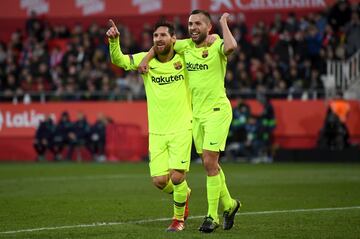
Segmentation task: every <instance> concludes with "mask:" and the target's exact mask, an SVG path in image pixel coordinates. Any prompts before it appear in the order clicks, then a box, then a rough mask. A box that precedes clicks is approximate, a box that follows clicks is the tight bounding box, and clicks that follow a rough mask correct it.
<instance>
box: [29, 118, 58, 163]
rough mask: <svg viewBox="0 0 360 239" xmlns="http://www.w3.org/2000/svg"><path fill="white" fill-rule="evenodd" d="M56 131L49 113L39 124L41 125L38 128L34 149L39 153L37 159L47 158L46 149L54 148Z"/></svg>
mask: <svg viewBox="0 0 360 239" xmlns="http://www.w3.org/2000/svg"><path fill="white" fill-rule="evenodd" d="M54 131H55V125H54V121H53V119H52V118H51V116H50V115H49V116H47V118H46V119H45V120H44V121H42V122H41V123H40V124H39V127H38V128H37V129H36V133H35V139H34V149H35V150H36V152H37V154H38V156H37V161H43V160H45V153H46V151H47V150H52V141H53V140H52V138H53V134H54Z"/></svg>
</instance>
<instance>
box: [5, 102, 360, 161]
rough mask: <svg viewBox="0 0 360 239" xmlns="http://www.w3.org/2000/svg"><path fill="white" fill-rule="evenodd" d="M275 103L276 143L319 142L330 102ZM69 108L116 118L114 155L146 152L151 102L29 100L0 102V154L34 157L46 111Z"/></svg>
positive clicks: (357, 113)
mask: <svg viewBox="0 0 360 239" xmlns="http://www.w3.org/2000/svg"><path fill="white" fill-rule="evenodd" d="M248 103H249V105H250V107H251V109H252V112H253V113H254V114H259V113H260V112H261V110H262V107H261V105H260V104H259V103H258V102H257V101H253V100H250V101H248ZM272 103H273V105H274V109H275V114H276V120H277V127H276V130H275V133H274V143H275V144H276V145H278V146H279V147H281V148H285V149H289V148H290V149H302V148H305V149H311V148H314V147H315V145H316V140H317V137H318V132H319V130H320V129H321V127H322V125H323V121H324V118H325V113H326V109H327V103H326V102H325V101H321V100H318V101H298V100H295V101H284V100H273V101H272ZM232 104H233V106H235V105H236V104H237V102H236V101H233V102H232ZM350 105H351V110H350V115H349V118H348V120H347V125H348V127H349V131H350V135H351V140H352V142H358V143H360V102H359V101H350ZM64 110H66V111H68V112H69V113H70V118H71V120H75V119H76V118H75V117H76V114H77V112H79V111H81V112H83V113H84V114H85V115H86V117H87V119H88V121H89V122H90V123H93V122H95V120H96V118H97V116H98V114H99V113H102V114H104V115H106V116H107V117H108V118H109V119H111V121H112V122H113V124H111V125H112V126H111V127H112V128H111V129H109V128H108V132H111V133H112V134H111V135H109V137H108V138H107V140H108V142H107V144H108V146H109V147H107V155H108V156H109V158H111V159H112V160H114V161H116V160H131V161H138V160H140V159H141V157H143V156H144V155H145V154H146V152H147V147H148V145H147V131H148V126H147V110H146V102H130V103H129V102H86V103H78V102H74V103H46V104H41V103H34V104H28V105H24V104H18V105H13V104H3V103H0V160H27V161H33V160H35V158H36V154H35V151H34V149H33V146H32V143H33V137H34V134H35V129H36V127H37V126H38V124H39V122H40V121H41V120H42V119H44V118H45V117H46V116H47V115H52V116H53V117H54V118H55V120H57V119H59V117H60V115H61V113H62V112H63V111H64ZM126 126H129V127H126ZM130 129H132V130H130ZM134 145H136V147H135V146H134ZM129 149H132V151H131V150H129ZM125 151H129V152H130V153H129V152H125ZM131 152H133V154H131ZM134 152H135V153H134ZM129 155H130V156H129Z"/></svg>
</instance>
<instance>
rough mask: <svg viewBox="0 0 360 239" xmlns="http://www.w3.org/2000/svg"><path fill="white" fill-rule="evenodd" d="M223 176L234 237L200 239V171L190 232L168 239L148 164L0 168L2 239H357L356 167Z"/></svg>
mask: <svg viewBox="0 0 360 239" xmlns="http://www.w3.org/2000/svg"><path fill="white" fill-rule="evenodd" d="M223 169H224V171H225V175H226V177H227V184H228V188H229V189H230V192H231V194H232V196H234V197H236V198H240V199H241V201H242V203H243V207H242V209H241V212H240V213H239V214H238V215H237V217H236V220H235V226H234V228H233V229H231V230H230V231H223V230H222V229H221V228H219V229H218V230H217V231H216V232H215V233H212V234H209V235H205V234H201V233H200V232H198V230H197V228H198V226H199V225H200V224H201V223H202V218H203V216H204V215H205V214H206V211H207V203H206V189H205V185H206V177H205V172H204V169H203V168H202V166H201V165H198V164H192V165H191V171H190V173H189V174H188V183H189V185H190V187H191V188H192V196H191V200H190V216H191V217H190V218H189V219H188V221H187V223H186V226H187V227H186V230H185V231H183V232H181V233H167V232H165V229H166V227H167V226H168V225H169V224H170V218H171V216H172V197H171V196H170V195H166V194H164V193H162V192H160V191H159V190H157V189H155V187H153V186H152V184H151V180H150V177H149V172H148V166H147V164H146V163H138V164H127V163H118V164H92V163H84V164H76V163H42V164H0V238H36V239H39V238H114V239H115V238H127V239H130V238H151V239H157V238H262V239H263V238H266V239H268V238H306V239H309V238H360V164H272V165H249V164H230V163H228V164H223ZM324 208H325V209H324ZM219 214H221V211H219ZM220 218H221V217H220Z"/></svg>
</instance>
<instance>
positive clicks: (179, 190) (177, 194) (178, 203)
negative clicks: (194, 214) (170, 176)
mask: <svg viewBox="0 0 360 239" xmlns="http://www.w3.org/2000/svg"><path fill="white" fill-rule="evenodd" d="M187 192H188V185H187V182H186V180H184V181H183V182H182V183H180V184H177V185H175V184H174V217H175V218H176V219H177V220H184V213H185V205H186V196H187Z"/></svg>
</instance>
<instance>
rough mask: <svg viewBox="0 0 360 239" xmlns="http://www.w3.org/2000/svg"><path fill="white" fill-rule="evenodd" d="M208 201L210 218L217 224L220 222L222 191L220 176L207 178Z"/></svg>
mask: <svg viewBox="0 0 360 239" xmlns="http://www.w3.org/2000/svg"><path fill="white" fill-rule="evenodd" d="M206 188H207V199H208V214H207V215H208V216H210V217H212V218H213V219H214V221H215V222H219V216H218V207H219V198H220V191H221V178H220V174H218V175H215V176H207V180H206Z"/></svg>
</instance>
